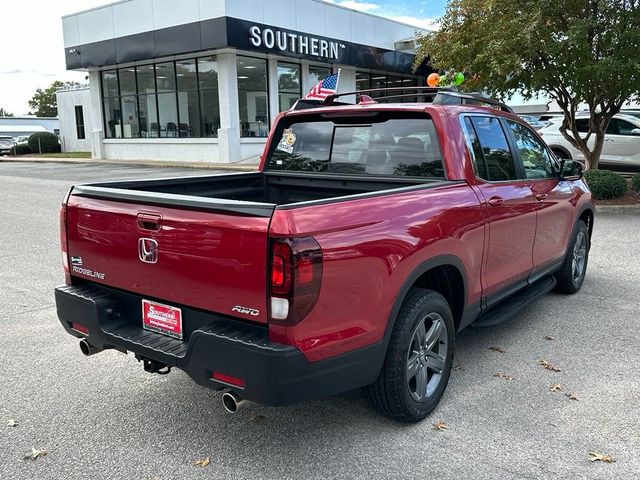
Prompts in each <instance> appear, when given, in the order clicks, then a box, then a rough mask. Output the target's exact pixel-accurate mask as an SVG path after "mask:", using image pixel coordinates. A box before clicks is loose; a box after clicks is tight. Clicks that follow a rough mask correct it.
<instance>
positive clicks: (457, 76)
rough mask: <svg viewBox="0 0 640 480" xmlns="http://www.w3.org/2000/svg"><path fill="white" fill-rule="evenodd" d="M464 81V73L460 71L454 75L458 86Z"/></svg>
mask: <svg viewBox="0 0 640 480" xmlns="http://www.w3.org/2000/svg"><path fill="white" fill-rule="evenodd" d="M463 82H464V74H462V73H460V72H458V73H456V74H455V75H454V76H453V83H454V84H455V85H456V86H458V85H462V83H463Z"/></svg>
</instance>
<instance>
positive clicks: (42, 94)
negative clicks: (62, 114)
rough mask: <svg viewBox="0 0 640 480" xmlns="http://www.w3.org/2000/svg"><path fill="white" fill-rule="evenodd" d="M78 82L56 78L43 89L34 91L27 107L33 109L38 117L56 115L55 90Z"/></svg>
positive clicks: (73, 85)
mask: <svg viewBox="0 0 640 480" xmlns="http://www.w3.org/2000/svg"><path fill="white" fill-rule="evenodd" d="M79 85H80V84H79V83H78V82H62V81H60V80H56V81H55V82H53V83H52V84H51V85H49V86H48V87H47V88H45V89H44V90H43V89H41V88H38V89H37V90H36V93H35V94H34V95H33V97H32V98H31V100H29V107H31V108H32V109H33V110H35V114H36V116H38V117H57V116H58V100H57V98H56V92H57V91H58V90H60V89H61V88H67V87H77V86H79Z"/></svg>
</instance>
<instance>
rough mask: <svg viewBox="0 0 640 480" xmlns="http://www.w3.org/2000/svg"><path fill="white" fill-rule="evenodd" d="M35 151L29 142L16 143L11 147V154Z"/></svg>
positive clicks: (28, 153) (24, 153) (29, 153)
mask: <svg viewBox="0 0 640 480" xmlns="http://www.w3.org/2000/svg"><path fill="white" fill-rule="evenodd" d="M31 153H33V152H32V151H31V148H30V147H29V145H27V144H24V143H22V144H20V145H16V146H15V147H14V148H12V149H11V155H31Z"/></svg>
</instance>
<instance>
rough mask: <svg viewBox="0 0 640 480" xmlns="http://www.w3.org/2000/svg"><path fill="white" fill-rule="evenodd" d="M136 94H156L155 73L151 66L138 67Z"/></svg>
mask: <svg viewBox="0 0 640 480" xmlns="http://www.w3.org/2000/svg"><path fill="white" fill-rule="evenodd" d="M137 70H138V94H142V93H147V94H149V93H156V79H155V77H156V72H155V69H154V68H153V65H144V66H142V67H138V69H137Z"/></svg>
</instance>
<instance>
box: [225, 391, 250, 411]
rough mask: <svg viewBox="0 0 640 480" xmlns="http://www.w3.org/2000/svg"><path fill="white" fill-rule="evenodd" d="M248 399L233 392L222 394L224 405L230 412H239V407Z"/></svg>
mask: <svg viewBox="0 0 640 480" xmlns="http://www.w3.org/2000/svg"><path fill="white" fill-rule="evenodd" d="M245 402H246V400H243V399H242V398H240V397H239V396H238V395H237V394H235V393H233V392H225V393H223V394H222V406H223V407H224V409H225V410H226V411H227V412H229V413H237V412H238V409H239V408H240V407H241V406H242V405H244V404H245Z"/></svg>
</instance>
